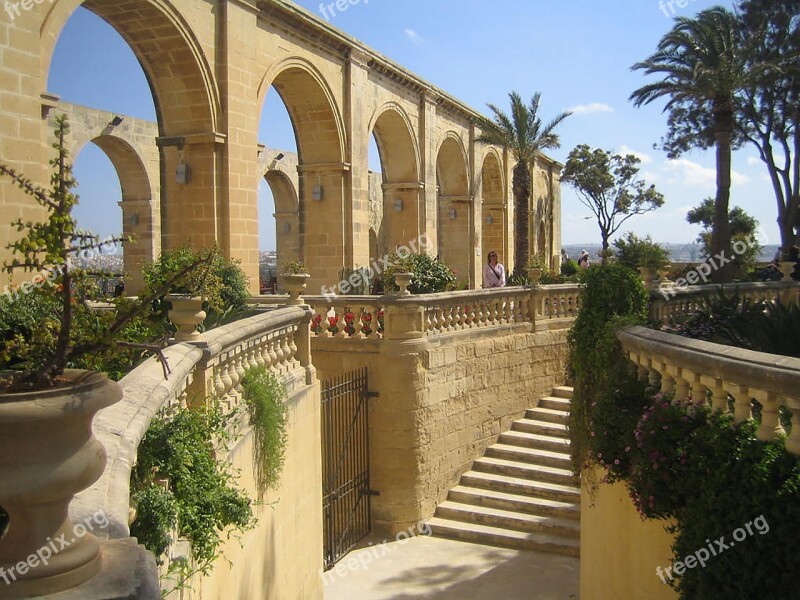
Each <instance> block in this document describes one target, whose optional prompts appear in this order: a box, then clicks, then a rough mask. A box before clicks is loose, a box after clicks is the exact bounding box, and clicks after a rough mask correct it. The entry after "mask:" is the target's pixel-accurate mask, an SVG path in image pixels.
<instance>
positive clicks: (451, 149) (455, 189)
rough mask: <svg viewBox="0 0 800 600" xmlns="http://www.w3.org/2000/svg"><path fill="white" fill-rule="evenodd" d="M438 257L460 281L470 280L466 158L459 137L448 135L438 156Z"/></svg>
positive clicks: (469, 224) (469, 218) (470, 246)
mask: <svg viewBox="0 0 800 600" xmlns="http://www.w3.org/2000/svg"><path fill="white" fill-rule="evenodd" d="M436 180H437V184H438V210H437V220H438V227H437V238H438V244H439V258H440V259H441V260H442V261H443V262H444V263H446V264H447V265H448V266H449V267H450V268H451V269H453V272H454V273H455V274H456V278H457V279H458V280H459V281H469V280H470V260H471V257H472V254H473V248H472V244H471V243H470V240H471V239H472V236H471V235H470V231H471V223H472V199H471V197H470V195H469V179H468V170H467V155H466V152H465V151H464V146H463V145H462V143H461V141H460V139H459V138H458V136H457V135H456V134H449V135H448V136H447V137H446V138H445V140H444V142H443V143H442V145H441V146H440V147H439V152H438V153H437V156H436Z"/></svg>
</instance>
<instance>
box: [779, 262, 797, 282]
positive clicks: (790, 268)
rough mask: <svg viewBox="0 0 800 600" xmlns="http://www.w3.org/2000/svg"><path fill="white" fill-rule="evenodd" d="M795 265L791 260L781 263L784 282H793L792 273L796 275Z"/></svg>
mask: <svg viewBox="0 0 800 600" xmlns="http://www.w3.org/2000/svg"><path fill="white" fill-rule="evenodd" d="M794 265H795V263H794V262H792V261H789V260H786V261H783V262H782V263H781V266H780V269H781V273H782V274H783V278H782V280H783V281H791V280H792V273H794Z"/></svg>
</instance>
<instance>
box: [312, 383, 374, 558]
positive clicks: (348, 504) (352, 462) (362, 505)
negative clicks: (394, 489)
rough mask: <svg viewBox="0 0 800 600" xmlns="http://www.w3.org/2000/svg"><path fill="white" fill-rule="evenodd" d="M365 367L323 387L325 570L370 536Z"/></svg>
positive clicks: (367, 396)
mask: <svg viewBox="0 0 800 600" xmlns="http://www.w3.org/2000/svg"><path fill="white" fill-rule="evenodd" d="M367 381H368V380H367V369H366V368H365V369H361V370H358V371H353V372H352V373H348V374H346V375H342V376H340V377H336V378H334V379H329V380H326V381H324V382H323V384H322V482H323V483H322V512H323V520H324V524H325V541H324V549H325V569H326V570H327V569H330V568H332V567H333V566H334V565H335V564H336V563H337V561H339V559H341V558H342V557H343V556H344V555H345V554H347V553H348V552H349V551H350V550H351V549H352V548H353V546H355V545H356V544H357V543H358V542H359V540H361V539H363V538H364V537H365V536H366V535H368V534H369V533H370V521H371V515H370V496H371V495H372V494H373V492H372V491H371V490H370V487H369V402H368V399H369V398H370V397H371V396H372V394H370V392H369V391H368V388H367Z"/></svg>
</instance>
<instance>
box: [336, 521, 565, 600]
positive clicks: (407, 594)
mask: <svg viewBox="0 0 800 600" xmlns="http://www.w3.org/2000/svg"><path fill="white" fill-rule="evenodd" d="M365 544H372V546H368V547H366V548H361V549H359V550H354V551H353V552H351V553H350V554H348V555H347V556H346V557H345V558H343V559H342V561H341V562H339V564H338V565H337V566H336V567H335V568H334V569H332V570H331V571H328V572H327V573H326V574H325V576H324V578H323V579H324V581H325V600H569V599H577V598H578V588H579V582H578V579H579V567H578V565H579V560H578V559H577V558H571V557H568V556H558V555H552V554H544V553H541V552H529V551H519V550H507V549H505V548H494V547H491V546H481V545H478V544H470V543H467V542H457V541H453V540H446V539H442V538H434V537H429V536H417V537H415V538H412V539H409V540H404V541H399V542H398V541H394V540H392V541H391V542H390V543H387V544H381V540H380V539H378V538H368V539H367V540H365Z"/></svg>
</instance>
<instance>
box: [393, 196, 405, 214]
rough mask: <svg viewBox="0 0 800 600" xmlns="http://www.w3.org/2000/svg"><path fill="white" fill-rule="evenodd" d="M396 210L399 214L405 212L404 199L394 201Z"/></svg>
mask: <svg viewBox="0 0 800 600" xmlns="http://www.w3.org/2000/svg"><path fill="white" fill-rule="evenodd" d="M394 209H395V210H396V211H397V212H400V211H402V210H403V199H402V198H395V199H394Z"/></svg>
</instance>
